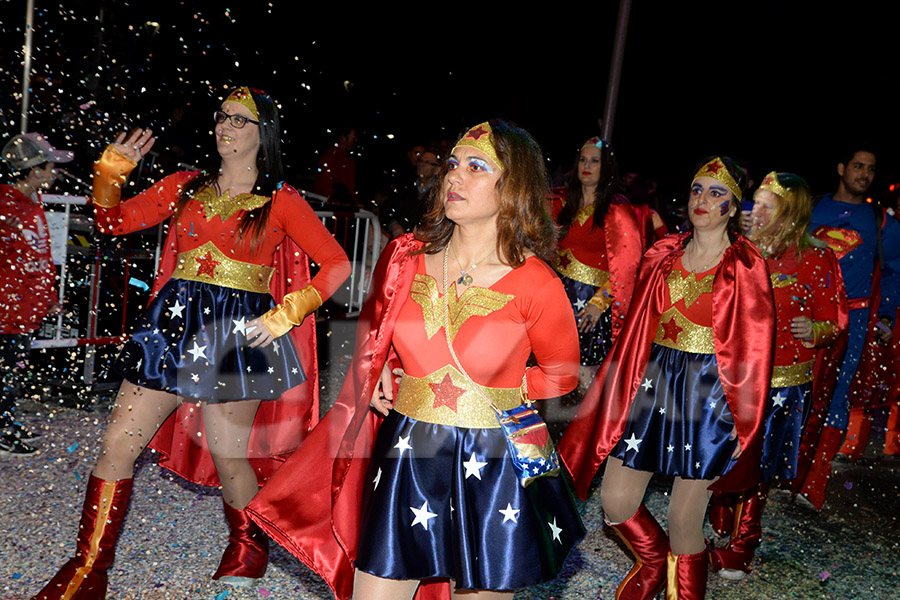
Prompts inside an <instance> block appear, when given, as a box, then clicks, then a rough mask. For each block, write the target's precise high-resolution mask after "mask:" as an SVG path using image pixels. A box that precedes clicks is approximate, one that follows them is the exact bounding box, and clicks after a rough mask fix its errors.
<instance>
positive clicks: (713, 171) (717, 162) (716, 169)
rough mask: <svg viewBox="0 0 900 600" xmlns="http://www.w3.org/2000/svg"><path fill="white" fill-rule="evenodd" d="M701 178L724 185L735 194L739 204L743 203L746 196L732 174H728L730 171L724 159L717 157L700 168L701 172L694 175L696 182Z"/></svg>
mask: <svg viewBox="0 0 900 600" xmlns="http://www.w3.org/2000/svg"><path fill="white" fill-rule="evenodd" d="M700 177H711V178H713V179H715V180H716V181H718V182H719V183H721V184H724V185H725V187H727V188H728V189H729V190H731V193H732V194H734V197H735V198H736V199H737V201H738V202H740V201H741V199H742V198H743V196H744V194H743V193H741V187H740V186H739V185H738V184H737V181H735V180H734V177H732V176H731V173H729V172H728V169H727V168H725V163H723V162H722V159H721V158H719V157H716V158H714V159H712V160H711V161H709V162H708V163H706V164H705V165H703V166H702V167H700V170H699V171H697V173H696V174H695V175H694V181H697V179H699V178H700Z"/></svg>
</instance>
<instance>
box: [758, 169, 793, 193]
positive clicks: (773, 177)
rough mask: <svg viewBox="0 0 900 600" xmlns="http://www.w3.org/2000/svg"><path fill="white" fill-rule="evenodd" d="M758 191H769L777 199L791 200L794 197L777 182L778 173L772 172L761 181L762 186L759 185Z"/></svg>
mask: <svg viewBox="0 0 900 600" xmlns="http://www.w3.org/2000/svg"><path fill="white" fill-rule="evenodd" d="M759 189H761V190H769V191H770V192H772V193H773V194H775V195H776V196H778V197H779V198H783V199H785V200H793V199H794V195H793V194H791V192H790V190H788V189H787V188H785V187H784V186H783V185H781V182H780V181H778V173H776V172H775V171H772V172H771V173H769V174H768V175H766V178H765V179H763V182H762V184H760V186H759Z"/></svg>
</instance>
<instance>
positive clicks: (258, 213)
mask: <svg viewBox="0 0 900 600" xmlns="http://www.w3.org/2000/svg"><path fill="white" fill-rule="evenodd" d="M249 89H250V95H251V96H252V97H253V102H254V104H256V110H257V112H258V113H259V119H258V120H259V151H258V152H257V154H256V169H257V175H256V182H255V183H254V184H253V193H254V194H257V195H259V196H268V197H271V196H272V195H273V194H274V193H275V191H276V190H277V189H278V187H279V185H280V184H281V182H282V181H284V166H283V164H282V162H281V120H280V119H279V117H278V107H277V106H276V104H275V101H274V100H273V99H272V97H271V96H269V95H268V94H266V93H265V92H264V91H262V90H258V89H256V88H249ZM248 126H251V127H252V125H248ZM221 164H222V160H221V158H220V159H219V160H218V161H217V162H216V164H215V166H214V167H213V168H210V169H204V170H203V171H201V173H200V174H199V175H197V176H196V177H194V178H193V179H192V180H191V181H189V182H188V183H187V185H185V186H184V188H183V189H182V192H181V196H180V197H179V198H178V205H177V206H176V208H175V220H176V221H177V220H178V218H179V217H180V216H181V213H182V212H183V211H184V209H185V207H186V206H187V204H188V202H190V200H191V198H193V197H194V194H196V193H197V192H198V191H199V190H200V189H202V188H204V187H206V186H211V187H217V183H216V182H217V180H218V178H219V167H220V166H221ZM216 191H218V189H217V190H216ZM271 209H272V203H271V202H266V203H265V204H263V205H262V206H260V207H259V208H254V209H253V210H251V211H250V212H248V213H247V215H246V216H245V217H244V218H243V219H242V220H241V223H240V225H239V226H238V241H239V242H243V241H244V239H245V238H249V239H250V253H251V254H253V252H255V250H256V246H257V245H258V244H259V239H260V238H261V237H262V235H263V233H264V232H265V228H266V222H267V221H268V220H269V212H270V211H271Z"/></svg>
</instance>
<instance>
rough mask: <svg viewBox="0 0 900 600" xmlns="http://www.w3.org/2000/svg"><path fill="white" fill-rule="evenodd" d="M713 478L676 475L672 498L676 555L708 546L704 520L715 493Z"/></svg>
mask: <svg viewBox="0 0 900 600" xmlns="http://www.w3.org/2000/svg"><path fill="white" fill-rule="evenodd" d="M711 484H712V480H706V479H682V478H681V477H676V478H675V483H674V484H673V485H672V498H671V499H670V500H669V546H670V547H671V548H672V554H697V553H698V552H702V551H703V550H704V548H706V540H705V539H704V537H703V520H704V518H705V516H706V505H707V504H708V503H709V498H710V496H711V495H712V492H710V491H709V490H708V489H707V488H708V487H709V486H710V485H711Z"/></svg>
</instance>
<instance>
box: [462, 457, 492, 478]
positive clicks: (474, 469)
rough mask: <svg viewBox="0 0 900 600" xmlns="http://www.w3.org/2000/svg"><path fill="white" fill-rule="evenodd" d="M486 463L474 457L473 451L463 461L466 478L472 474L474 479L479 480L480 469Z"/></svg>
mask: <svg viewBox="0 0 900 600" xmlns="http://www.w3.org/2000/svg"><path fill="white" fill-rule="evenodd" d="M486 464H487V463H486V462H481V461H479V460H478V459H477V458H475V453H474V452H473V453H472V456H471V457H470V458H469V460H468V461H466V462H464V463H463V466H464V467H465V468H466V479H468V478H469V477H470V476H472V475H474V476H475V479H478V480H479V481H480V480H481V469H483V468H484V466H485V465H486Z"/></svg>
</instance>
